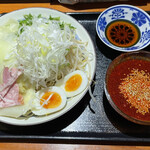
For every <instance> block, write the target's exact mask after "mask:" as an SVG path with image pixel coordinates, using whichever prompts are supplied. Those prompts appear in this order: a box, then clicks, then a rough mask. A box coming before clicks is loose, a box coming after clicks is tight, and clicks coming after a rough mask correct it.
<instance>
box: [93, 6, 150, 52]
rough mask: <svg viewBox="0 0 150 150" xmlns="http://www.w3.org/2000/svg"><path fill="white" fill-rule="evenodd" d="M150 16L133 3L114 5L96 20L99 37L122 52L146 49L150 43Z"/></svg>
mask: <svg viewBox="0 0 150 150" xmlns="http://www.w3.org/2000/svg"><path fill="white" fill-rule="evenodd" d="M149 25H150V16H149V15H148V14H147V13H146V12H145V11H143V10H142V9H140V8H138V7H135V6H132V5H114V6H112V7H109V8H108V9H106V10H105V11H103V12H102V13H101V14H100V15H99V17H98V19H97V22H96V31H97V34H98V36H99V38H100V39H101V40H102V42H104V43H105V44H106V45H107V46H108V47H110V48H112V49H114V50H117V51H122V52H131V51H137V50H141V49H144V48H145V47H147V46H148V45H149V44H150V34H149V32H150V30H149Z"/></svg>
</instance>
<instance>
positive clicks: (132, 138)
mask: <svg viewBox="0 0 150 150" xmlns="http://www.w3.org/2000/svg"><path fill="white" fill-rule="evenodd" d="M99 14H100V13H69V15H71V16H73V17H74V18H75V19H77V20H78V21H79V23H81V24H82V25H83V26H84V27H85V28H86V29H87V31H88V32H89V34H90V36H91V38H92V40H93V42H94V45H95V48H96V55H97V66H96V67H97V68H96V74H95V78H94V80H95V81H96V83H95V85H93V86H92V91H93V95H94V96H95V99H96V101H93V100H91V98H90V96H89V94H88V93H87V94H86V95H85V96H84V98H83V99H82V100H81V101H80V102H79V103H78V104H77V105H76V106H75V107H74V108H73V109H72V110H70V111H69V112H68V113H66V114H65V115H63V116H61V117H60V118H58V119H56V120H53V121H51V122H48V123H45V124H41V125H35V126H27V127H19V126H12V125H8V124H4V123H0V142H36V143H79V144H80V143H81V144H117V145H150V126H143V125H137V124H134V123H132V122H129V121H127V120H126V119H124V118H123V117H121V116H120V115H119V114H117V113H116V112H115V110H114V109H113V108H112V107H111V106H110V104H109V103H108V101H107V98H106V96H105V93H104V88H103V82H104V78H105V74H106V70H107V67H108V65H109V63H110V62H111V61H112V60H113V59H114V58H115V57H117V56H118V55H120V54H121V52H117V51H114V50H112V49H110V48H108V47H107V46H106V45H104V44H103V43H102V42H101V40H100V39H99V38H98V36H97V33H96V27H95V26H96V19H97V18H98V16H99ZM149 49H150V46H148V47H147V48H145V49H144V50H147V51H148V50H149Z"/></svg>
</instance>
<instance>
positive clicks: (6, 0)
mask: <svg viewBox="0 0 150 150" xmlns="http://www.w3.org/2000/svg"><path fill="white" fill-rule="evenodd" d="M117 4H130V5H134V6H137V7H139V8H141V9H143V10H145V11H150V0H142V1H137V0H129V1H124V2H123V1H116V2H99V3H78V4H76V5H64V4H60V3H59V2H57V0H51V1H48V0H42V2H41V0H32V1H29V0H23V1H21V2H20V0H0V13H8V12H11V11H14V10H18V9H22V8H28V7H46V8H52V9H56V10H59V11H62V12H102V11H104V10H105V9H106V8H108V7H110V6H112V5H117ZM10 149H12V150H20V149H21V150H26V149H28V150H30V149H35V150H48V149H52V150H53V149H54V150H60V149H61V150H64V149H71V150H78V149H80V150H91V149H93V150H110V149H111V150H124V149H130V150H147V149H150V146H136V145H135V146H118V145H117V146H115V145H101V144H99V145H81V144H79V145H78V144H69V143H68V144H63V143H60V144H52V143H47V144H46V143H45V144H39V143H38V144H37V143H11V141H10V142H9V143H0V150H10Z"/></svg>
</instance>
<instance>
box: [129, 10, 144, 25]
mask: <svg viewBox="0 0 150 150" xmlns="http://www.w3.org/2000/svg"><path fill="white" fill-rule="evenodd" d="M131 20H132V21H133V22H134V23H135V24H136V25H138V26H140V27H141V26H142V25H143V24H145V23H146V18H145V16H144V15H143V14H142V13H140V12H137V13H133V14H132V18H131Z"/></svg>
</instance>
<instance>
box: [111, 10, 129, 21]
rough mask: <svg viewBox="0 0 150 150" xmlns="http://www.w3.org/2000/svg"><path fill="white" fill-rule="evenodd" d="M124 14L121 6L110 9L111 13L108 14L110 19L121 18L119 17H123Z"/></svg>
mask: <svg viewBox="0 0 150 150" xmlns="http://www.w3.org/2000/svg"><path fill="white" fill-rule="evenodd" d="M125 14H127V12H124V9H121V8H116V9H114V10H113V11H112V15H109V16H110V17H112V18H111V19H112V20H114V19H121V18H125Z"/></svg>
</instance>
